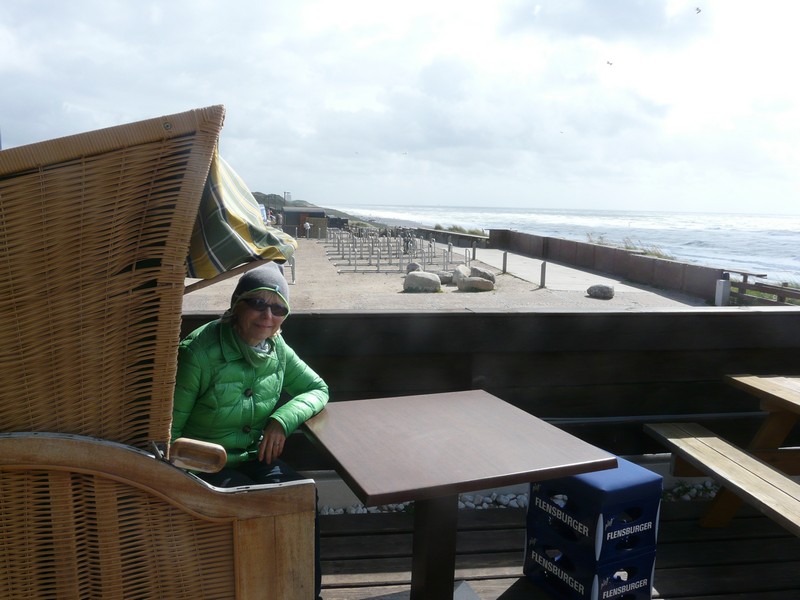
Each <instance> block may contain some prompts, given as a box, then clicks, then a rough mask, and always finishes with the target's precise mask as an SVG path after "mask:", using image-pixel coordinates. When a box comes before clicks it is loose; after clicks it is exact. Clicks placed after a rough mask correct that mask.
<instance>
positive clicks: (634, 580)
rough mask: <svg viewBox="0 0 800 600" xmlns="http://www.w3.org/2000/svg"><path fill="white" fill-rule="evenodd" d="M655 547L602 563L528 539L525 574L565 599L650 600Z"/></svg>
mask: <svg viewBox="0 0 800 600" xmlns="http://www.w3.org/2000/svg"><path fill="white" fill-rule="evenodd" d="M655 562H656V551H655V548H653V549H651V550H645V551H643V552H639V553H635V554H626V555H625V556H623V557H619V558H617V559H615V560H609V561H606V562H602V563H596V562H594V561H582V560H574V559H572V558H571V557H570V556H568V555H567V554H564V553H563V552H561V551H560V550H559V549H558V548H555V547H553V546H550V545H548V544H546V543H542V542H540V541H539V540H537V539H529V540H528V546H527V548H526V552H525V564H524V567H523V572H524V573H525V575H526V576H527V577H528V579H530V580H531V581H533V582H534V583H536V584H537V585H539V586H540V587H542V588H543V589H544V590H545V591H547V592H549V593H550V594H551V595H553V596H554V597H555V598H560V599H565V600H614V599H616V600H650V599H651V598H652V593H653V575H654V573H655Z"/></svg>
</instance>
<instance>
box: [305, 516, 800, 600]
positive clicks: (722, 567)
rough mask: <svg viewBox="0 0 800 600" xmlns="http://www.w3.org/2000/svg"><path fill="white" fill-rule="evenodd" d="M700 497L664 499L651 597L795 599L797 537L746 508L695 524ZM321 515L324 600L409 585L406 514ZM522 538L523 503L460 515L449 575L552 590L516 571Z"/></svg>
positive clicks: (529, 592)
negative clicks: (713, 525) (716, 523)
mask: <svg viewBox="0 0 800 600" xmlns="http://www.w3.org/2000/svg"><path fill="white" fill-rule="evenodd" d="M708 504H709V503H708V502H704V501H699V502H685V503H668V504H664V505H663V506H662V512H661V526H660V531H659V542H658V549H657V559H656V577H655V590H656V593H655V595H654V598H659V599H662V600H678V599H681V600H711V598H714V600H740V599H744V598H759V600H761V599H763V600H779V599H784V598H785V599H787V600H788V599H794V598H797V597H800V539H798V538H796V537H795V536H793V535H791V534H790V533H789V532H787V531H786V530H784V529H782V528H781V527H780V526H779V525H777V524H776V523H774V522H773V521H771V520H769V519H767V518H766V517H764V516H762V515H760V514H759V513H758V512H757V511H755V510H754V509H751V508H749V507H746V508H745V509H743V510H742V511H741V513H740V514H739V515H738V516H737V517H736V518H735V519H734V520H733V522H732V523H731V525H730V527H727V528H722V529H703V528H701V527H700V526H699V524H698V520H699V518H700V516H701V515H702V513H703V511H704V510H705V509H706V508H707V507H708ZM320 522H321V532H322V559H323V572H324V576H323V597H324V598H325V600H367V599H381V600H395V598H401V597H402V594H403V593H407V592H408V589H409V584H410V578H411V573H410V571H411V558H410V549H411V541H410V540H411V537H410V532H411V516H410V515H405V514H400V515H398V514H390V515H341V516H325V517H321V519H320ZM383 525H385V528H384V527H383ZM524 539H525V511H524V510H499V509H496V510H488V511H464V512H462V513H460V518H459V535H458V542H457V549H458V557H457V566H456V569H457V577H462V578H466V579H468V580H469V583H470V586H471V587H472V589H473V590H474V591H475V592H476V594H477V595H478V596H479V597H480V598H481V600H498V599H499V600H521V599H522V598H525V599H527V600H539V599H542V600H544V599H547V598H550V596H548V595H547V594H546V593H545V592H543V591H542V590H540V589H539V588H538V587H537V586H535V585H534V584H532V583H531V582H529V581H527V580H526V579H525V578H524V577H522V560H523V545H524ZM398 594H400V595H398Z"/></svg>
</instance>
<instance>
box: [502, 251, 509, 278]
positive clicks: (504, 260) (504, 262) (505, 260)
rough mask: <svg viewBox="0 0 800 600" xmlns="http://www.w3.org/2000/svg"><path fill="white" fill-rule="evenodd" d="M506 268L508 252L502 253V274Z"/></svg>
mask: <svg viewBox="0 0 800 600" xmlns="http://www.w3.org/2000/svg"><path fill="white" fill-rule="evenodd" d="M507 267H508V250H506V251H505V252H503V273H506V272H507V271H508V270H507Z"/></svg>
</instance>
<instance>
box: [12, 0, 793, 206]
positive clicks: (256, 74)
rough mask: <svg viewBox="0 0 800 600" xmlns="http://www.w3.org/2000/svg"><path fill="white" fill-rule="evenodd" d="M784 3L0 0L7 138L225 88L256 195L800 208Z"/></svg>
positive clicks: (219, 97)
mask: <svg viewBox="0 0 800 600" xmlns="http://www.w3.org/2000/svg"><path fill="white" fill-rule="evenodd" d="M798 22H800V2H796V1H794V0H785V1H780V0H762V1H759V2H753V1H752V0H751V1H743V0H692V1H691V2H686V1H683V0H539V1H537V0H485V1H473V0H421V1H418V0H403V1H402V2H384V1H381V0H336V1H312V0H269V1H268V0H228V1H224V2H223V1H221V0H220V1H211V0H171V1H166V0H161V1H147V0H130V1H121V0H97V1H93V0H71V1H70V2H64V1H62V0H39V1H34V0H3V2H2V7H1V8H0V90H2V91H1V92H0V135H1V136H2V138H1V139H2V146H3V148H10V147H13V146H19V145H23V144H28V143H32V142H37V141H41V140H46V139H50V138H54V137H59V136H62V135H69V134H73V133H79V132H83V131H89V130H92V129H97V128H100V127H107V126H111V125H117V124H121V123H127V122H131V121H136V120H140V119H146V118H151V117H157V116H161V115H165V114H170V113H175V112H181V111H184V110H188V109H191V108H197V107H202V106H208V105H211V104H224V105H225V107H226V111H227V116H226V120H225V127H224V129H223V132H222V137H221V141H220V151H221V153H222V155H223V156H224V157H225V158H226V160H227V161H228V162H229V163H230V164H231V165H232V166H233V167H234V168H235V169H236V170H237V171H238V172H239V174H240V175H241V176H242V177H243V178H244V180H245V181H246V182H247V184H248V185H249V187H250V188H251V189H252V190H254V191H260V192H264V193H278V194H282V193H283V192H284V191H289V192H291V193H292V198H293V199H295V200H297V199H303V200H308V201H310V202H314V203H316V204H319V205H322V206H327V207H336V206H352V205H354V204H398V203H402V204H404V205H425V204H428V205H432V204H438V205H452V206H486V205H494V206H508V207H516V206H523V207H530V208H536V207H543V208H598V209H621V210H632V209H642V210H677V211H684V210H688V211H709V212H757V213H779V214H780V213H794V214H797V213H800V202H798V195H799V194H800V168H798V167H800V90H799V89H798V87H799V86H798V83H797V75H796V73H797V65H796V61H797V57H798V56H800V41H799V40H800V37H799V36H797V35H796V28H797V23H798Z"/></svg>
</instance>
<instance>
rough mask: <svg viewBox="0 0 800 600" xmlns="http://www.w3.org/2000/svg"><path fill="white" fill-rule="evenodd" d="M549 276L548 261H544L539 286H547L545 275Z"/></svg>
mask: <svg viewBox="0 0 800 600" xmlns="http://www.w3.org/2000/svg"><path fill="white" fill-rule="evenodd" d="M546 276H547V261H546V260H543V261H542V273H541V275H540V276H539V287H547V286H546V285H545V277H546Z"/></svg>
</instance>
